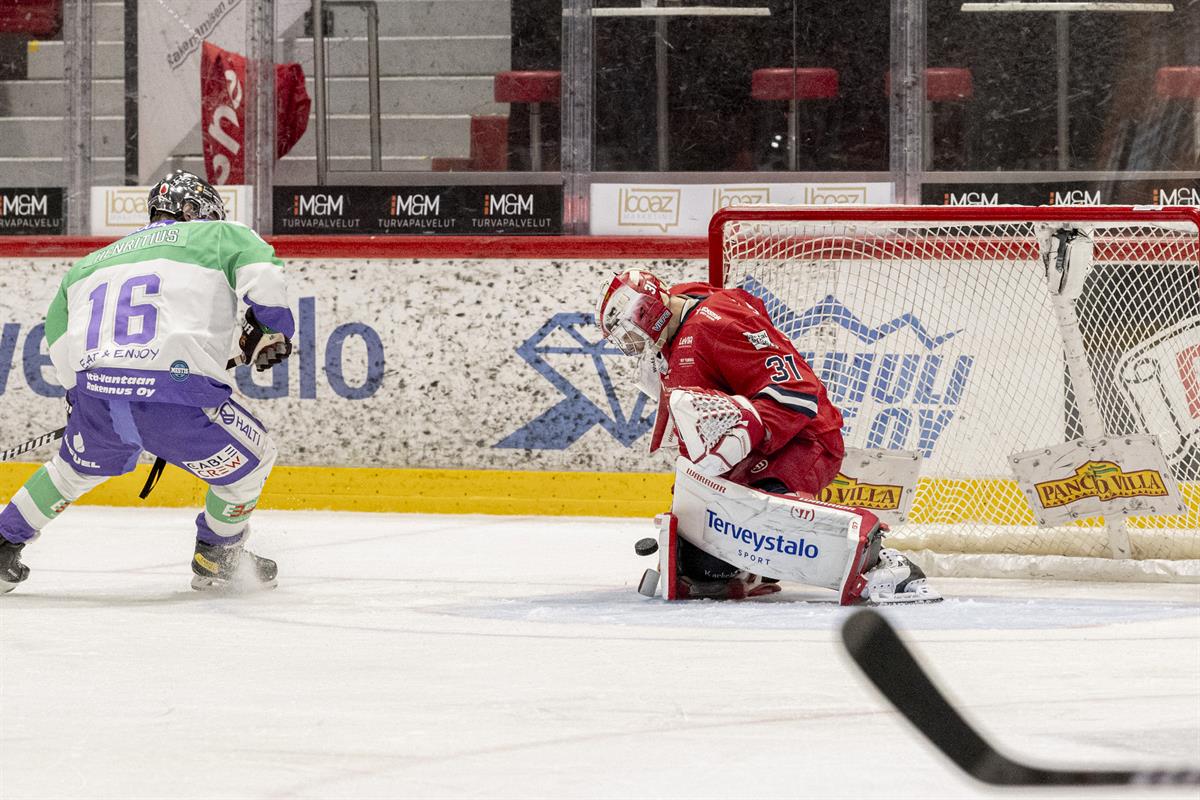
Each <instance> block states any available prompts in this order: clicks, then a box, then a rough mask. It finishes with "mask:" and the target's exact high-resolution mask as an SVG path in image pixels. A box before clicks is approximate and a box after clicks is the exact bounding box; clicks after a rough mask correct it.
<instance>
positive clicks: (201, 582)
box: [192, 575, 279, 594]
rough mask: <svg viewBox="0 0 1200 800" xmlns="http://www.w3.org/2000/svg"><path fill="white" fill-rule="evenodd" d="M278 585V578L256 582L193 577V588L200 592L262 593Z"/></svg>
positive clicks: (253, 580) (247, 579)
mask: <svg viewBox="0 0 1200 800" xmlns="http://www.w3.org/2000/svg"><path fill="white" fill-rule="evenodd" d="M278 585H279V579H278V578H273V579H271V580H269V581H265V582H264V581H259V580H255V579H254V578H234V579H233V580H224V579H222V578H208V577H204V576H202V575H192V588H193V589H195V590H196V591H198V592H214V593H220V594H244V593H248V592H261V591H264V590H267V589H274V588H275V587H276V586H278Z"/></svg>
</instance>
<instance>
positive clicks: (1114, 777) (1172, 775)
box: [842, 608, 1200, 786]
mask: <svg viewBox="0 0 1200 800" xmlns="http://www.w3.org/2000/svg"><path fill="white" fill-rule="evenodd" d="M842 642H843V643H845V645H846V650H847V651H849V653H850V657H851V658H853V659H854V663H855V664H857V665H858V666H859V668H860V669H861V670H862V671H863V673H864V674H865V675H866V676H867V678H869V679H870V681H871V683H873V684H875V688H877V689H878V690H879V691H880V693H882V694H883V696H884V697H886V698H887V699H888V700H890V701H891V703H892V705H894V706H895V707H896V709H897V710H898V711H899V712H900V713H901V714H903V715H904V716H905V717H906V718H907V719H908V721H909V722H911V723H912V724H913V726H914V727H915V728H916V729H917V730H919V731H920V732H921V733H923V734H924V735H925V737H926V738H927V739H929V741H931V742H933V744H934V746H935V747H937V749H938V750H941V751H942V753H944V754H945V755H946V757H948V758H949V759H950V760H951V761H953V762H954V763H955V764H956V765H957V766H958V767H959V769H961V770H962V771H963V772H966V773H967V774H968V775H970V776H971V777H972V778H975V779H976V780H979V781H982V782H984V783H990V784H992V785H994V786H1047V785H1069V786H1098V785H1113V784H1124V783H1136V784H1147V785H1148V784H1162V785H1170V786H1185V785H1193V786H1194V785H1200V768H1197V769H1187V770H1084V769H1048V768H1044V767H1035V766H1031V765H1029V764H1022V763H1020V762H1017V761H1014V760H1013V759H1011V758H1009V757H1008V756H1006V755H1004V754H1003V753H1000V752H999V751H997V750H996V748H994V747H992V746H991V745H990V744H988V743H987V741H985V740H984V738H983V737H982V736H980V735H979V733H978V732H976V730H975V729H974V728H973V727H971V724H970V723H969V722H967V721H966V720H965V719H963V717H962V715H960V714H959V713H958V711H956V710H955V708H954V706H952V705H951V704H950V701H948V700H947V699H946V697H945V696H944V695H943V694H942V693H941V691H939V690H938V688H937V687H936V686H934V684H933V681H932V680H930V678H929V676H928V675H927V674H926V673H925V670H924V669H922V668H921V665H920V664H919V663H917V660H916V658H914V657H913V654H912V652H910V651H909V649H908V647H907V646H905V644H904V642H903V641H902V640H901V639H900V637H899V636H898V635H897V634H896V630H895V629H894V628H893V627H892V626H891V625H890V624H889V623H888V621H887V620H886V619H885V618H884V617H883V615H882V614H880V613H879V612H878V611H874V610H872V609H869V608H864V609H861V610H859V611H856V612H855V613H854V614H852V615H851V616H850V618H849V619H847V620H846V622H845V624H843V625H842Z"/></svg>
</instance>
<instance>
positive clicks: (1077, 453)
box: [1010, 434, 1186, 526]
mask: <svg viewBox="0 0 1200 800" xmlns="http://www.w3.org/2000/svg"><path fill="white" fill-rule="evenodd" d="M1010 463H1011V464H1012V468H1013V472H1014V473H1015V474H1016V476H1017V481H1018V483H1019V484H1020V486H1021V490H1022V491H1023V492H1024V493H1025V497H1026V499H1027V500H1028V502H1029V506H1030V508H1031V509H1032V510H1033V513H1034V516H1035V517H1037V521H1038V524H1040V525H1044V526H1052V525H1063V524H1066V523H1069V522H1073V521H1076V520H1079V519H1083V518H1086V517H1097V516H1104V517H1126V516H1160V515H1175V514H1184V513H1186V509H1185V507H1184V505H1183V500H1182V498H1181V497H1180V495H1179V488H1178V486H1177V484H1176V482H1175V478H1174V477H1173V476H1172V475H1171V471H1170V469H1169V468H1168V467H1167V461H1166V458H1164V457H1163V454H1162V450H1161V448H1160V447H1159V443H1158V437H1156V436H1148V435H1141V434H1139V435H1131V436H1122V437H1120V438H1114V439H1099V440H1095V441H1091V442H1089V441H1086V440H1083V439H1077V440H1075V441H1073V442H1067V443H1066V444H1061V445H1057V446H1055V447H1049V448H1044V449H1041V450H1030V451H1027V452H1025V453H1018V454H1016V455H1014V456H1012V457H1011V459H1010Z"/></svg>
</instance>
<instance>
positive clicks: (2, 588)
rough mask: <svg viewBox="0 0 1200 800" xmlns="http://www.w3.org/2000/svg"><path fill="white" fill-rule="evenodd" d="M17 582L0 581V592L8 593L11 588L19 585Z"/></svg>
mask: <svg viewBox="0 0 1200 800" xmlns="http://www.w3.org/2000/svg"><path fill="white" fill-rule="evenodd" d="M19 585H20V584H19V583H9V582H8V581H0V594H8V593H9V592H11V591H12V590H13V589H15V588H17V586H19Z"/></svg>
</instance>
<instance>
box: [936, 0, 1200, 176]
mask: <svg viewBox="0 0 1200 800" xmlns="http://www.w3.org/2000/svg"><path fill="white" fill-rule="evenodd" d="M1016 5H1017V4H1013V3H996V2H970V1H969V2H963V0H930V2H929V5H928V8H929V24H928V62H927V65H928V67H929V68H930V70H931V72H932V73H933V75H932V78H931V79H930V89H929V92H928V94H927V96H928V97H929V109H928V113H927V121H928V122H929V123H930V129H929V135H930V138H931V139H932V154H931V159H930V161H929V162H927V167H929V166H932V167H933V168H934V169H965V170H1060V171H1061V170H1195V169H1197V168H1200V129H1198V128H1197V121H1198V114H1200V4H1197V3H1189V2H1186V0H1185V1H1184V2H1178V1H1177V0H1176V1H1174V2H1170V1H1168V2H1149V1H1148V0H1147V1H1146V2H1131V3H1122V4H1117V3H1101V2H1094V3H1082V4H1080V3H1074V4H1071V5H1072V8H1073V9H1075V10H1072V11H1070V12H1066V11H1059V10H1056V9H1055V4H1054V3H1053V2H1041V3H1036V4H1034V7H1036V8H1038V9H1039V10H1037V11H1032V12H1031V11H1024V10H1020V11H1014V6H1016ZM1026 5H1028V4H1026ZM1118 6H1120V8H1121V9H1122V10H1120V11H1114V10H1113V9H1114V8H1116V7H1118ZM948 72H949V73H953V74H951V75H949V76H947V75H945V74H942V73H948ZM1148 199H1149V198H1146V200H1148Z"/></svg>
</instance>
